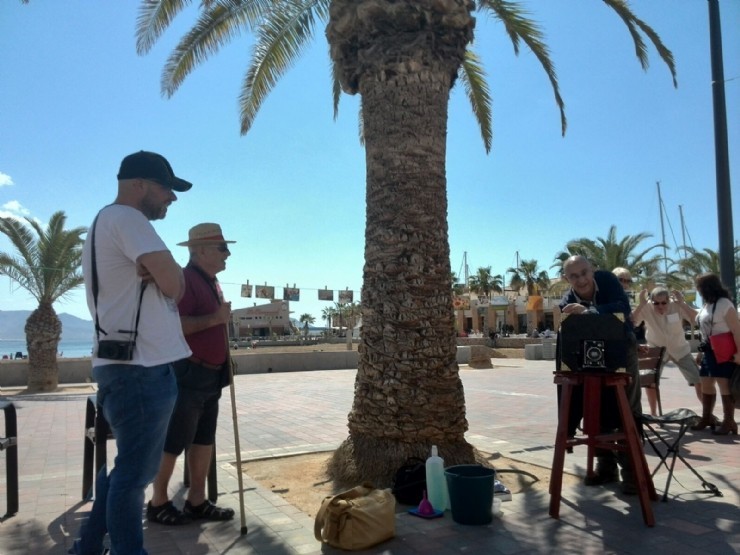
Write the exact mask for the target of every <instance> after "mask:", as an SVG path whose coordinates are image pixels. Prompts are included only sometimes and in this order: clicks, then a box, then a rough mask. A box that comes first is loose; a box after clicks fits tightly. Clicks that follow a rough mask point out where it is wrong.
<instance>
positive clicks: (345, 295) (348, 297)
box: [339, 291, 354, 304]
mask: <svg viewBox="0 0 740 555" xmlns="http://www.w3.org/2000/svg"><path fill="white" fill-rule="evenodd" d="M353 298H354V296H353V291H339V304H347V303H351V302H352V299H353Z"/></svg>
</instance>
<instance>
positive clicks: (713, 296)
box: [681, 273, 740, 435]
mask: <svg viewBox="0 0 740 555" xmlns="http://www.w3.org/2000/svg"><path fill="white" fill-rule="evenodd" d="M696 290H697V291H698V292H699V295H701V298H702V300H703V301H704V306H702V307H701V310H699V311H697V310H695V309H693V308H692V307H690V306H688V305H686V308H687V312H688V313H689V314H691V315H692V316H696V321H697V324H698V326H699V330H700V331H701V339H702V342H701V345H700V350H701V351H702V353H703V356H702V359H701V364H700V366H699V375H700V376H701V393H702V394H701V405H702V413H701V420H699V422H698V423H697V424H696V425H695V426H692V428H691V429H692V430H704V429H705V428H707V427H709V428H711V429H712V433H713V434H714V435H729V434H733V435H737V423H736V422H735V400H734V399H733V397H732V393H731V392H730V378H731V377H732V373H733V372H734V370H735V365H737V364H740V320H738V316H737V310H736V309H735V306H734V305H733V304H732V301H731V300H730V293H729V292H728V291H727V288H726V287H725V286H724V285H723V284H722V282H721V281H720V279H719V276H718V275H716V274H712V273H704V274H700V275H699V276H697V278H696ZM682 301H683V299H681V302H682ZM684 304H685V303H684ZM726 332H731V333H732V336H733V338H734V340H735V354H734V355H733V357H732V360H729V361H727V362H721V363H718V362H717V359H716V358H715V355H714V351H713V350H712V345H711V343H710V342H709V338H710V337H711V336H712V335H718V334H720V333H726ZM717 388H719V393H720V395H721V397H722V413H723V419H722V424H721V425H720V426H719V428H716V429H715V419H714V416H713V414H712V412H713V411H714V404H715V402H716V401H717Z"/></svg>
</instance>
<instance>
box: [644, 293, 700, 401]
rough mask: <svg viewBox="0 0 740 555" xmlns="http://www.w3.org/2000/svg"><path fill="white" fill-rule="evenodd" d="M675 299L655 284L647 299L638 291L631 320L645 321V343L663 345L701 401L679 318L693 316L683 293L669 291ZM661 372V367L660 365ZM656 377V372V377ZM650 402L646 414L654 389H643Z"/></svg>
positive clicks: (691, 359)
mask: <svg viewBox="0 0 740 555" xmlns="http://www.w3.org/2000/svg"><path fill="white" fill-rule="evenodd" d="M673 297H674V298H675V299H676V302H673V301H671V297H670V295H669V293H668V289H666V288H665V287H655V288H654V289H653V290H652V291H651V292H650V300H649V301H648V292H647V289H643V290H642V291H640V304H639V305H638V306H637V308H636V309H635V311H634V312H633V313H632V320H633V321H634V322H636V323H637V322H644V323H645V329H646V330H645V337H646V340H647V342H648V344H649V345H652V346H654V347H665V349H666V353H667V354H668V356H669V357H670V358H671V359H672V360H673V361H674V362H675V363H676V365H677V366H678V369H679V370H680V371H681V374H683V377H684V379H685V380H686V382H687V383H688V384H689V385H690V386H693V387H694V389H695V390H696V397H697V399H699V401H700V402H701V400H702V394H701V380H700V378H699V367H698V366H697V365H696V362H695V361H694V357H693V356H691V346H690V345H689V342H688V341H686V335H685V334H684V330H683V321H684V319H686V320H689V321H690V320H693V319H694V317H695V315H694V314H693V313H692V312H691V310H690V309H689V306H688V305H687V304H686V302H685V301H684V298H683V295H681V293H679V292H678V291H673ZM661 373H662V367H661ZM658 379H660V376H659V377H658ZM645 392H646V394H647V398H648V403H649V404H650V414H652V415H655V414H656V412H655V408H656V407H655V405H656V395H655V390H654V389H651V388H647V389H646V390H645Z"/></svg>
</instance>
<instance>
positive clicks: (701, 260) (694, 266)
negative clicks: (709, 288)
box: [675, 246, 740, 288]
mask: <svg viewBox="0 0 740 555" xmlns="http://www.w3.org/2000/svg"><path fill="white" fill-rule="evenodd" d="M681 250H682V251H683V253H684V254H683V255H682V257H681V258H680V259H679V260H678V262H677V263H676V266H677V267H678V271H677V272H676V273H675V278H676V279H677V280H678V281H679V283H680V285H682V286H683V287H687V288H690V287H693V285H694V279H695V278H696V276H698V275H699V274H703V273H705V272H711V273H713V274H717V275H720V274H721V271H720V265H719V253H718V252H717V251H715V250H712V249H709V248H705V249H702V250H698V249H695V248H694V247H682V248H681ZM738 278H740V246H736V247H735V281H736V282H737V281H738Z"/></svg>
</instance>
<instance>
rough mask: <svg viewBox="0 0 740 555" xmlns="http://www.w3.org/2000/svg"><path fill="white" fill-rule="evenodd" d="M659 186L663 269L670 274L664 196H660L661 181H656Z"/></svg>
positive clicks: (666, 273)
mask: <svg viewBox="0 0 740 555" xmlns="http://www.w3.org/2000/svg"><path fill="white" fill-rule="evenodd" d="M655 184H656V185H657V186H658V206H659V207H660V234H661V237H662V241H663V271H664V273H665V275H666V276H667V275H668V247H667V246H666V244H665V224H664V223H663V197H661V196H660V181H656V182H655Z"/></svg>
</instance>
